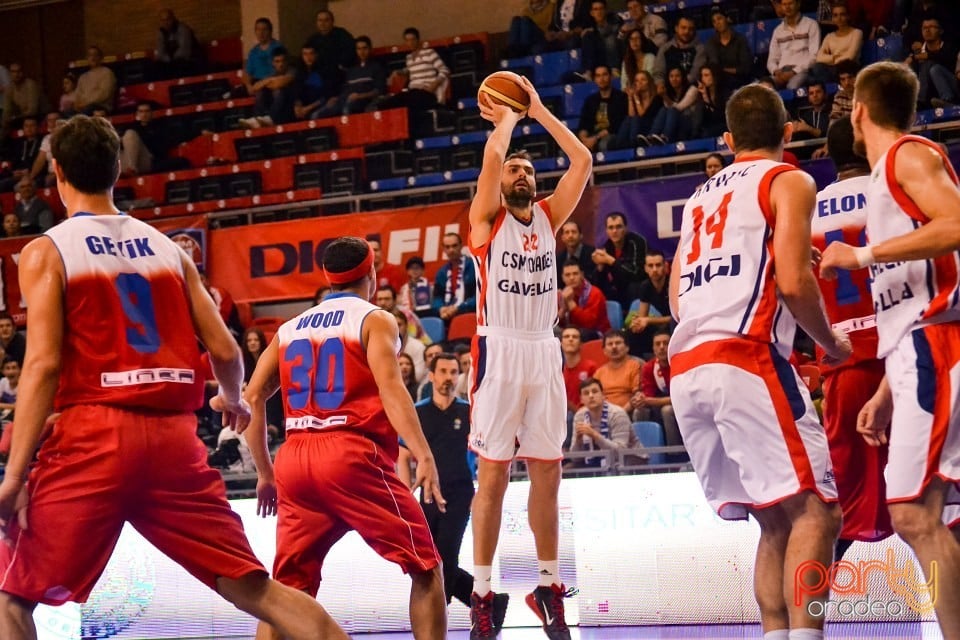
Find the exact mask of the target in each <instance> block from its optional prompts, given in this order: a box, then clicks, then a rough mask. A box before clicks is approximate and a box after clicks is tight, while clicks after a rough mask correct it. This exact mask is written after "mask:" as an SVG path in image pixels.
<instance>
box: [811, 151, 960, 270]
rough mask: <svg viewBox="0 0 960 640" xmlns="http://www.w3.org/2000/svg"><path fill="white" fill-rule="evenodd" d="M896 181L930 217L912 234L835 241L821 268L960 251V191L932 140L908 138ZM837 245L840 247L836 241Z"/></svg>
mask: <svg viewBox="0 0 960 640" xmlns="http://www.w3.org/2000/svg"><path fill="white" fill-rule="evenodd" d="M896 154H897V155H896V163H895V165H894V168H895V173H896V179H897V182H898V183H899V184H900V185H901V187H902V188H903V191H904V192H905V193H906V194H907V196H908V197H909V198H910V200H912V201H913V204H915V205H916V207H917V209H919V210H920V212H922V214H923V215H924V216H925V217H926V218H927V219H929V222H927V223H926V224H924V225H922V226H920V227H918V228H917V229H915V230H914V231H911V232H910V233H907V234H904V235H902V236H897V237H896V238H890V239H889V240H885V241H883V242H880V243H878V244H874V245H868V246H866V247H862V248H858V247H851V246H849V245H846V244H842V243H838V242H833V243H831V244H830V246H829V247H827V250H826V251H825V252H824V254H823V262H822V263H821V267H820V268H821V270H822V269H823V268H824V265H825V266H826V268H827V269H826V274H825V275H826V276H827V277H829V276H832V270H833V269H835V268H841V269H851V270H852V269H860V268H863V267H866V266H869V265H871V264H873V263H875V262H881V263H883V262H900V261H902V260H924V259H927V258H936V257H939V256H942V255H945V254H948V253H952V252H954V251H958V250H960V191H958V190H957V186H956V185H954V183H953V180H952V179H951V177H950V174H949V173H948V172H947V169H946V167H944V164H943V156H941V155H940V154H939V153H937V151H936V150H934V149H933V148H931V147H930V146H928V145H925V144H923V143H920V142H907V143H905V144H904V145H903V146H901V147H900V148H899V149H898V150H897V152H896ZM835 245H836V246H835Z"/></svg>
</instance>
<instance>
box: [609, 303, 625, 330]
mask: <svg viewBox="0 0 960 640" xmlns="http://www.w3.org/2000/svg"><path fill="white" fill-rule="evenodd" d="M607 319H608V320H610V326H611V327H613V328H614V329H622V328H623V307H621V306H620V303H619V302H617V301H616V300H607Z"/></svg>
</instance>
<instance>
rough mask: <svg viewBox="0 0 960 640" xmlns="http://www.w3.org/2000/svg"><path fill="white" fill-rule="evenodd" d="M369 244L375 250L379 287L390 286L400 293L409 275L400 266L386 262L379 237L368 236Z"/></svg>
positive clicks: (374, 259) (375, 265)
mask: <svg viewBox="0 0 960 640" xmlns="http://www.w3.org/2000/svg"><path fill="white" fill-rule="evenodd" d="M367 243H368V244H369V245H370V248H371V249H372V250H373V267H374V269H376V270H377V286H381V287H382V286H384V285H390V286H391V287H393V290H394V291H399V290H400V289H401V288H402V287H403V284H404V283H405V282H406V281H407V274H405V273H404V272H403V270H402V269H400V266H399V265H395V264H392V263H389V262H387V261H386V258H385V257H384V255H383V245H382V244H381V242H380V237H379V236H367Z"/></svg>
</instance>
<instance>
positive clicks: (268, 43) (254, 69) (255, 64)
mask: <svg viewBox="0 0 960 640" xmlns="http://www.w3.org/2000/svg"><path fill="white" fill-rule="evenodd" d="M253 33H254V35H255V36H256V38H257V43H256V44H255V45H253V46H252V47H250V51H248V52H247V63H246V64H245V65H244V68H243V86H244V87H245V88H246V90H247V95H250V96H252V95H254V94H256V90H255V89H254V85H255V84H256V83H258V82H260V81H261V80H264V79H266V78H269V77H270V76H272V75H273V54H274V53H275V52H276V50H277V49H282V48H283V45H282V44H280V41H279V40H274V39H273V23H272V22H270V19H269V18H257V21H256V22H255V23H254V25H253ZM227 97H229V95H226V96H224V98H227Z"/></svg>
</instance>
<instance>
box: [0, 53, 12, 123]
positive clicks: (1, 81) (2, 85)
mask: <svg viewBox="0 0 960 640" xmlns="http://www.w3.org/2000/svg"><path fill="white" fill-rule="evenodd" d="M8 86H10V72H9V71H8V70H7V68H6V67H5V66H3V65H2V64H0V105H2V104H3V101H4V99H5V97H6V92H7V87H8ZM0 115H2V114H0Z"/></svg>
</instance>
